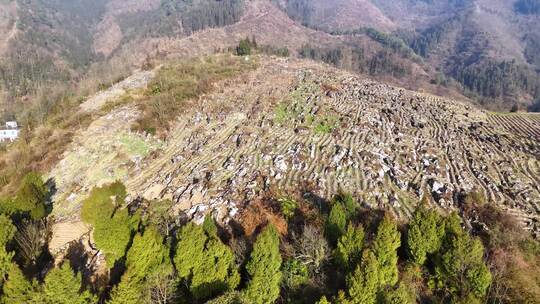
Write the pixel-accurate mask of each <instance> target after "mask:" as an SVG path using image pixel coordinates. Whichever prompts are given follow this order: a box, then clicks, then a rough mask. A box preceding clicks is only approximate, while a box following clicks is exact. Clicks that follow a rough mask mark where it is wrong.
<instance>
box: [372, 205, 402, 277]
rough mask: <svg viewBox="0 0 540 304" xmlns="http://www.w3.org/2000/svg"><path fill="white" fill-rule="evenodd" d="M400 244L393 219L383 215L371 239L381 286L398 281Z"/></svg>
mask: <svg viewBox="0 0 540 304" xmlns="http://www.w3.org/2000/svg"><path fill="white" fill-rule="evenodd" d="M400 244H401V240H400V233H399V231H398V230H397V225H396V223H395V221H394V220H393V219H392V218H390V217H389V216H388V215H385V216H384V218H383V220H382V221H381V223H380V224H379V227H377V234H376V236H375V239H374V241H373V253H374V254H375V256H376V258H377V261H378V262H379V282H380V284H381V286H385V285H391V286H393V285H395V284H396V283H397V281H398V268H397V262H398V256H397V249H398V248H399V246H400Z"/></svg>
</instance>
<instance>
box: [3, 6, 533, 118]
mask: <svg viewBox="0 0 540 304" xmlns="http://www.w3.org/2000/svg"><path fill="white" fill-rule="evenodd" d="M539 2H540V0H489V1H488V0H450V1H446V0H444V1H443V0H392V1H390V0H336V1H327V0H254V1H243V0H221V1H218V0H144V1H137V0H96V1H91V2H88V1H83V0H47V1H45V0H24V1H23V0H1V1H0V16H1V17H2V18H0V34H1V35H0V54H1V57H0V88H1V89H2V91H4V92H5V94H4V97H3V98H0V104H1V101H2V100H4V101H6V100H16V99H18V98H19V97H22V96H27V95H32V94H34V93H35V92H36V90H38V89H39V88H41V87H47V88H48V87H50V86H51V84H53V83H72V84H73V85H75V84H77V83H78V82H79V81H80V79H81V78H82V77H85V75H87V74H88V73H89V71H93V72H92V75H97V76H95V77H96V78H97V79H105V78H107V77H100V76H99V75H109V74H111V73H112V71H111V66H113V65H112V64H110V62H112V61H114V62H115V64H114V67H115V68H114V70H115V71H119V70H123V69H126V70H131V69H133V68H135V67H137V66H140V65H141V64H142V62H144V60H145V59H147V58H152V57H156V56H158V57H162V56H168V57H178V56H196V55H200V54H204V53H211V52H215V51H216V50H222V49H227V48H231V47H233V46H234V45H235V44H237V43H238V41H239V40H240V39H241V38H242V37H245V36H250V37H252V36H253V37H255V38H256V39H257V40H258V41H259V42H260V43H261V44H263V45H265V46H267V47H268V48H281V47H287V48H288V49H289V51H290V53H291V54H293V55H299V56H301V57H308V58H312V59H315V60H321V61H325V62H327V63H329V64H333V65H335V66H337V67H340V68H345V69H349V70H353V71H356V72H359V73H364V74H369V75H370V76H372V77H375V78H378V79H379V80H383V81H390V82H393V83H397V84H399V85H402V86H405V87H408V88H411V89H424V90H428V91H431V92H434V93H437V94H441V95H453V96H459V95H461V94H464V95H466V96H468V97H471V98H472V99H475V100H478V101H480V102H481V103H483V104H484V105H485V106H487V107H490V108H502V109H510V108H511V107H514V108H516V107H517V108H519V107H521V108H526V107H528V106H529V105H531V104H532V103H533V102H534V100H540V80H539V79H540V77H539V71H540V37H539V35H540V34H538V29H540V16H539V12H538V11H539V10H538V5H539ZM268 48H267V49H268ZM121 65H124V66H123V67H119V66H121ZM115 78H117V77H112V79H115Z"/></svg>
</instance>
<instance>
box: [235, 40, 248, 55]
mask: <svg viewBox="0 0 540 304" xmlns="http://www.w3.org/2000/svg"><path fill="white" fill-rule="evenodd" d="M236 55H238V56H246V55H251V42H250V41H249V39H248V38H246V39H242V40H240V43H239V44H238V46H237V47H236Z"/></svg>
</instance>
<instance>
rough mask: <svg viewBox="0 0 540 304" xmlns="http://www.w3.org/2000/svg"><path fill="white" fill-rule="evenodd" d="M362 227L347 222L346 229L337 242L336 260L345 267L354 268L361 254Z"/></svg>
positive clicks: (362, 246) (362, 241)
mask: <svg viewBox="0 0 540 304" xmlns="http://www.w3.org/2000/svg"><path fill="white" fill-rule="evenodd" d="M364 237H365V235H364V228H362V226H358V227H355V226H353V225H352V224H349V226H348V227H347V231H345V234H344V235H342V236H341V237H340V238H339V240H338V243H337V248H336V252H335V255H336V261H337V262H338V263H339V264H340V265H341V266H343V267H344V268H345V269H354V267H355V265H356V264H357V263H358V261H359V260H360V257H361V256H362V249H363V248H364Z"/></svg>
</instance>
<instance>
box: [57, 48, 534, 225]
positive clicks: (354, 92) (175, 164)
mask: <svg viewBox="0 0 540 304" xmlns="http://www.w3.org/2000/svg"><path fill="white" fill-rule="evenodd" d="M224 56H228V55H224ZM245 60H256V61H258V68H257V69H255V70H254V71H246V72H244V73H242V74H241V75H239V76H235V77H233V78H229V79H226V80H223V81H220V82H217V83H216V84H215V89H214V90H213V93H210V94H206V95H202V96H200V97H199V98H198V99H197V100H194V101H192V102H191V103H189V106H186V108H185V109H184V110H183V111H182V112H181V113H180V114H179V116H178V117H177V120H176V122H173V124H171V127H170V128H169V131H168V135H167V137H166V139H164V140H159V139H157V138H154V137H152V136H148V135H142V134H140V133H135V132H133V131H130V127H131V126H132V124H133V122H134V121H135V120H136V119H137V115H140V114H139V113H140V112H139V111H138V110H137V109H138V107H137V105H136V104H137V103H135V102H130V100H137V98H140V97H137V94H138V93H133V92H136V91H131V92H132V93H129V94H131V95H132V96H131V98H129V99H125V100H123V101H122V102H121V103H120V105H119V106H117V107H113V108H114V109H113V110H112V112H110V113H109V114H107V115H106V116H103V117H102V118H99V119H98V120H96V121H95V122H94V123H93V124H92V125H91V126H90V127H89V128H88V129H87V130H86V131H82V133H81V134H80V135H79V138H81V141H78V140H75V141H74V143H73V144H72V145H71V147H70V148H69V149H68V152H66V153H65V154H64V156H63V160H62V161H60V162H59V163H58V165H57V166H56V168H55V169H54V170H53V171H52V174H51V177H52V178H53V180H55V181H57V187H58V189H57V195H56V197H55V199H56V201H55V209H54V211H53V214H55V215H56V216H57V217H58V218H59V219H60V220H62V219H64V220H75V221H77V219H78V215H77V212H78V210H79V207H80V202H81V199H82V198H84V197H85V195H87V193H88V191H89V190H90V189H91V188H92V187H93V186H95V185H100V184H103V183H106V182H110V181H111V180H114V179H120V180H121V181H123V182H124V183H125V184H126V185H127V188H128V192H129V198H130V200H137V198H145V199H147V200H151V201H152V200H159V199H170V200H172V201H173V203H174V208H173V209H174V212H175V213H176V214H178V215H181V217H184V218H192V219H195V220H196V221H200V220H202V217H203V215H205V214H208V213H212V214H214V216H215V217H216V218H217V219H219V220H220V221H223V222H226V221H227V220H229V219H231V218H235V217H237V216H238V214H241V212H242V210H243V208H244V207H245V204H246V203H248V202H249V201H250V200H252V199H254V198H256V197H257V196H259V195H261V194H262V193H264V192H265V191H267V190H268V189H274V190H275V189H278V191H281V192H283V193H287V191H288V190H291V189H298V185H299V184H302V185H305V187H306V189H309V190H310V191H312V192H313V193H315V194H317V195H319V196H321V197H324V198H328V197H329V196H331V195H332V194H334V193H336V192H337V191H339V190H344V191H348V192H351V193H353V194H354V195H356V196H357V197H360V198H362V200H361V201H362V204H363V205H365V206H372V207H381V208H384V209H388V210H390V211H391V212H393V213H394V214H395V215H397V216H398V217H407V216H409V215H410V214H411V212H412V210H414V208H415V204H416V203H415V202H418V201H419V200H420V198H421V197H422V196H423V195H424V194H425V193H428V192H429V193H431V194H432V195H433V197H434V198H435V204H436V205H437V206H438V207H440V208H441V209H443V210H448V211H449V210H455V209H457V208H459V207H460V206H459V205H458V201H459V195H460V193H462V192H469V191H475V190H476V191H481V192H483V193H484V194H485V195H486V197H487V198H488V201H489V203H492V204H496V205H498V206H500V207H502V208H503V209H505V210H508V212H511V213H513V214H516V215H517V216H518V217H519V218H520V219H521V221H522V224H523V225H524V227H525V228H526V229H528V230H533V231H535V232H538V230H539V229H540V227H539V226H538V215H539V211H540V210H539V203H540V188H539V185H540V181H539V176H540V161H539V158H540V145H539V144H538V140H539V139H540V127H539V126H540V117H539V116H536V115H529V116H525V115H521V114H509V115H498V114H492V113H488V112H485V111H482V110H478V109H477V108H475V107H473V106H470V105H468V104H465V103H461V102H458V101H454V100H447V99H443V98H439V97H435V96H432V95H427V94H420V93H415V92H411V91H407V90H404V89H401V88H396V87H391V86H388V85H385V84H381V83H378V82H374V81H371V80H368V79H365V78H362V77H359V76H356V75H353V74H350V73H347V72H343V71H339V70H336V69H333V68H330V67H328V66H323V65H320V64H316V63H314V62H311V61H302V60H297V59H283V58H268V57H260V58H258V57H257V58H246V59H245ZM143 88H144V87H143ZM141 96H144V94H142V95H141ZM109 101H110V102H112V104H111V105H114V104H115V103H117V102H118V99H117V98H112V99H111V100H109ZM89 151H91V152H89ZM69 174H75V175H76V177H77V178H72V176H71V175H69Z"/></svg>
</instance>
